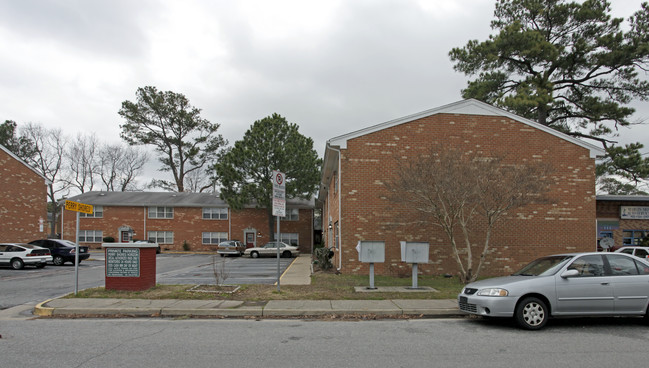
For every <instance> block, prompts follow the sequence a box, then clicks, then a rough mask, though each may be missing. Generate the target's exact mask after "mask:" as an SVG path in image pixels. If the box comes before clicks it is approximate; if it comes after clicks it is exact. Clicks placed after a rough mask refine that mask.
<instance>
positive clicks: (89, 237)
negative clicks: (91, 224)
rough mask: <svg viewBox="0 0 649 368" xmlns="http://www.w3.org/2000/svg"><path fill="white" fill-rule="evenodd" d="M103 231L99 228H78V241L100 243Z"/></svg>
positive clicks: (102, 238)
mask: <svg viewBox="0 0 649 368" xmlns="http://www.w3.org/2000/svg"><path fill="white" fill-rule="evenodd" d="M103 240H104V232H103V231H101V230H79V243H101V242H102V241H103Z"/></svg>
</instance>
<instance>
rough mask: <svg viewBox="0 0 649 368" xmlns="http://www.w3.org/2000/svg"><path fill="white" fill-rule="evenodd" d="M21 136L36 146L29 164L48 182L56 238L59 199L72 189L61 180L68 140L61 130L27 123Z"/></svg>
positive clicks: (53, 232)
mask: <svg viewBox="0 0 649 368" xmlns="http://www.w3.org/2000/svg"><path fill="white" fill-rule="evenodd" d="M21 135H22V136H23V137H25V138H27V139H29V140H30V141H31V142H33V145H34V146H33V148H34V155H33V156H32V157H31V158H29V159H28V161H27V162H28V163H29V164H30V165H32V166H33V167H34V168H35V169H36V170H38V172H40V173H41V174H42V175H43V176H44V177H45V178H47V180H48V184H47V197H48V200H49V202H50V206H51V207H50V208H51V211H52V215H53V216H52V218H51V220H50V221H51V222H50V229H51V235H52V236H54V235H55V234H56V218H57V215H58V213H59V205H58V201H57V197H59V199H60V198H61V197H65V196H67V194H68V192H69V188H70V187H69V184H68V183H67V182H66V181H64V180H61V175H62V173H63V162H64V157H65V147H66V144H67V138H66V137H65V136H64V135H63V133H62V132H61V130H60V129H46V128H44V127H43V126H41V125H37V124H33V123H27V124H26V125H25V126H24V127H22V128H21Z"/></svg>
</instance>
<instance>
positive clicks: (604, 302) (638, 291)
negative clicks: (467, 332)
mask: <svg viewBox="0 0 649 368" xmlns="http://www.w3.org/2000/svg"><path fill="white" fill-rule="evenodd" d="M648 302H649V262H647V261H645V260H642V259H640V258H636V257H634V256H631V255H628V254H625V253H571V254H559V255H553V256H547V257H542V258H539V259H537V260H535V261H533V262H531V263H530V264H528V265H527V266H525V267H523V268H522V269H521V270H520V271H518V272H516V273H514V274H513V275H511V276H506V277H497V278H491V279H486V280H480V281H476V282H472V283H470V284H468V285H466V287H464V289H463V290H462V292H461V293H460V294H459V295H458V303H459V307H460V310H461V311H463V312H466V313H470V314H475V315H480V316H485V317H514V318H515V320H516V323H517V324H518V325H519V326H520V327H522V328H524V329H528V330H538V329H540V328H542V327H543V326H545V324H546V322H547V321H548V319H549V318H550V317H568V316H643V317H644V318H643V320H644V322H649V314H648V313H649V311H648V310H647V307H648Z"/></svg>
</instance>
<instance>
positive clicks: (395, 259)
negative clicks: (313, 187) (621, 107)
mask: <svg viewBox="0 0 649 368" xmlns="http://www.w3.org/2000/svg"><path fill="white" fill-rule="evenodd" d="M431 145H434V146H452V147H455V148H459V149H463V150H466V151H477V152H489V153H491V154H499V155H505V156H506V159H507V160H510V161H512V162H518V163H524V162H531V161H538V162H547V163H550V164H551V165H552V166H553V168H554V174H553V178H554V181H555V185H554V187H553V188H552V191H551V193H550V196H551V198H552V203H551V204H548V205H535V206H528V207H525V208H522V209H517V210H515V211H511V213H509V214H507V216H506V220H505V222H502V223H500V225H499V227H498V228H497V229H496V232H495V234H493V236H492V239H491V245H492V251H491V252H489V253H488V255H487V261H486V264H485V268H484V269H483V271H482V274H483V275H502V274H509V273H511V272H512V271H514V270H516V269H518V268H519V267H520V266H522V265H524V264H525V263H527V262H529V261H530V260H532V259H534V258H536V257H538V256H542V255H546V254H552V253H558V252H567V251H568V252H574V251H592V250H595V244H596V238H595V233H596V221H595V162H594V159H592V158H590V157H589V151H588V150H587V149H585V148H582V147H579V146H577V145H574V144H571V143H569V142H567V141H565V140H563V139H560V138H558V137H556V136H553V135H551V134H548V133H545V132H543V131H541V130H538V129H534V128H532V127H530V126H528V125H525V124H522V123H519V122H517V121H514V120H511V119H508V118H505V117H498V116H491V117H490V116H471V115H453V114H439V115H434V116H430V117H426V118H422V119H420V120H416V121H413V122H409V123H405V124H401V125H398V126H393V127H390V128H386V129H383V130H381V131H377V132H374V133H369V134H367V135H364V136H361V137H358V138H354V139H351V140H349V141H348V142H347V149H343V150H342V170H341V171H342V176H341V180H342V190H341V192H342V217H343V228H342V257H343V259H342V271H343V272H346V273H361V274H365V273H367V272H368V265H367V264H361V263H359V262H358V261H357V260H358V253H357V252H356V249H355V247H356V244H357V242H358V241H359V240H384V241H385V242H386V262H385V263H383V264H377V265H375V272H376V273H377V274H403V275H409V273H410V266H409V265H407V264H404V263H403V262H401V255H400V245H399V241H402V240H405V241H425V242H429V243H430V244H431V248H430V260H431V263H430V264H427V265H420V268H419V270H420V272H422V273H424V274H444V273H450V274H455V273H457V271H458V268H457V264H456V262H455V260H454V258H453V257H452V253H451V247H450V244H449V240H448V238H447V237H446V235H445V234H444V233H443V232H442V231H440V230H439V229H438V228H436V227H434V226H433V225H428V226H420V225H409V226H408V225H404V224H402V223H400V219H401V217H402V216H400V214H399V211H404V209H403V208H401V209H399V208H398V206H396V205H395V204H394V203H392V202H390V201H389V200H388V199H387V198H386V197H387V194H388V193H387V191H386V187H385V181H386V180H390V178H391V176H390V175H391V173H392V172H394V170H393V168H394V167H395V165H396V161H395V157H416V156H418V155H419V154H421V153H424V152H427V151H428V150H429V149H430V146H431ZM330 193H331V190H330ZM328 199H329V203H331V206H332V207H333V206H335V205H336V204H335V203H336V202H335V201H331V199H332V197H331V196H330V197H329V198H328ZM473 242H474V244H475V245H476V246H475V247H474V249H473V252H474V255H475V257H474V262H476V263H475V265H476V266H477V261H478V259H477V257H478V256H479V254H480V249H481V248H480V247H478V245H481V244H482V242H483V239H482V238H481V237H479V236H478V237H474V238H473Z"/></svg>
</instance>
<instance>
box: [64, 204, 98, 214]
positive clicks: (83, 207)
mask: <svg viewBox="0 0 649 368" xmlns="http://www.w3.org/2000/svg"><path fill="white" fill-rule="evenodd" d="M65 209H66V210H68V211H75V212H83V213H87V214H89V215H91V214H92V211H93V208H92V205H90V204H83V203H79V202H73V201H65Z"/></svg>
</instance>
